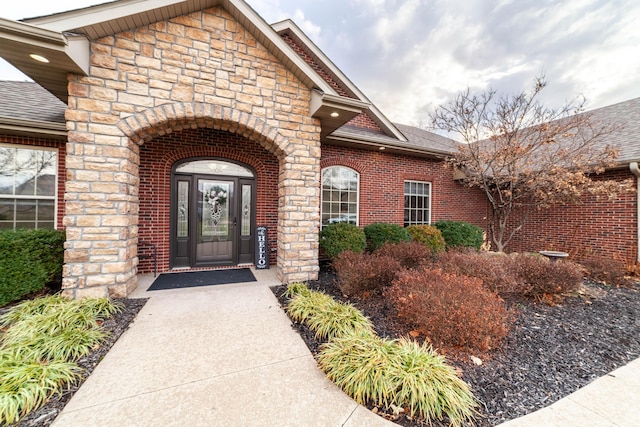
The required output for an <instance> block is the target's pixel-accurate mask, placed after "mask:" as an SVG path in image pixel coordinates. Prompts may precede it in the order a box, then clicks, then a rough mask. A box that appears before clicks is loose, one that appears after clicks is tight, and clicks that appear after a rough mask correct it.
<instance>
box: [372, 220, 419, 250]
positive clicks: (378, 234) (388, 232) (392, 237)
mask: <svg viewBox="0 0 640 427" xmlns="http://www.w3.org/2000/svg"><path fill="white" fill-rule="evenodd" d="M364 234H365V236H366V239H367V249H368V250H369V252H373V251H375V250H376V249H378V248H379V247H380V246H382V245H383V244H385V243H386V242H392V243H398V242H406V241H409V240H411V235H410V234H409V232H408V231H407V230H406V229H405V228H404V227H402V226H401V225H398V224H389V223H386V222H378V223H375V224H369V225H367V226H366V227H365V228H364Z"/></svg>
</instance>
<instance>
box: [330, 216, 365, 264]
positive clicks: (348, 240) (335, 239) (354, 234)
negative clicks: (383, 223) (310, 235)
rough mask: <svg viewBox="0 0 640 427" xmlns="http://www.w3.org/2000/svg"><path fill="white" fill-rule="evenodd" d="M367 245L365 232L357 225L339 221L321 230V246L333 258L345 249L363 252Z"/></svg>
mask: <svg viewBox="0 0 640 427" xmlns="http://www.w3.org/2000/svg"><path fill="white" fill-rule="evenodd" d="M365 246H366V240H365V234H364V231H362V230H361V229H360V228H358V226H357V225H353V224H349V223H346V222H337V223H334V224H329V225H327V226H325V227H324V228H323V229H322V230H321V231H320V247H321V248H322V250H323V251H324V253H325V255H326V256H328V257H329V258H331V259H333V258H335V257H337V256H338V255H340V254H341V253H342V252H344V251H351V252H355V253H361V252H363V251H364V248H365Z"/></svg>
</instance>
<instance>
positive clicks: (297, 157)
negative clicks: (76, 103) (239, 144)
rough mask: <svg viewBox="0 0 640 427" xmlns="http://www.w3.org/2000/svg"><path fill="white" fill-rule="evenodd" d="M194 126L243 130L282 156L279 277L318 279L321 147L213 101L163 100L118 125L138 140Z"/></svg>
mask: <svg viewBox="0 0 640 427" xmlns="http://www.w3.org/2000/svg"><path fill="white" fill-rule="evenodd" d="M195 127H198V128H212V129H219V130H224V131H228V132H231V133H236V134H239V135H242V136H244V137H245V138H247V139H249V140H252V141H255V142H257V143H259V144H260V145H261V146H262V147H264V148H265V149H266V150H267V151H269V152H270V153H272V154H273V155H274V156H276V157H277V158H278V160H279V163H280V173H279V179H278V194H279V202H278V206H279V209H278V230H277V269H278V277H279V278H280V279H281V280H282V281H283V282H285V283H286V282H291V281H298V280H303V281H304V280H311V279H315V278H316V277H317V271H318V260H317V249H318V246H317V245H318V243H317V231H318V226H319V214H318V212H319V174H320V167H319V155H320V150H319V149H316V147H313V146H310V145H307V144H300V143H291V141H290V140H289V139H288V138H286V137H284V136H283V135H282V134H281V133H280V132H278V130H277V129H275V128H273V127H271V126H269V125H268V124H267V123H266V122H265V121H264V120H262V119H260V118H256V117H254V116H252V115H250V114H247V113H244V112H241V111H238V110H234V109H232V108H228V107H221V106H215V105H210V104H202V103H175V104H164V105H161V106H158V107H154V108H150V109H147V110H144V111H142V112H140V113H138V114H135V115H132V116H129V117H127V118H125V119H123V120H121V121H120V122H119V123H118V128H119V129H120V130H121V131H122V132H123V133H124V134H125V135H126V136H127V138H128V139H129V140H130V141H131V142H132V143H134V144H135V145H141V144H144V143H145V142H148V141H150V140H152V139H153V138H154V137H158V136H161V135H164V134H167V133H170V132H176V131H180V130H183V129H188V128H195ZM318 145H319V144H318ZM317 148H319V147H317Z"/></svg>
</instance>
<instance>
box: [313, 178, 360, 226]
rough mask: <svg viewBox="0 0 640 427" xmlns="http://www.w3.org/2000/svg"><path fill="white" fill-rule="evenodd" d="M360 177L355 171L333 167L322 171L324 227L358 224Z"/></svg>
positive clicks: (322, 215) (322, 216)
mask: <svg viewBox="0 0 640 427" xmlns="http://www.w3.org/2000/svg"><path fill="white" fill-rule="evenodd" d="M358 186H359V176H358V173H357V172H356V171H354V170H351V169H349V168H346V167H343V166H332V167H329V168H325V169H323V170H322V193H321V194H322V203H321V218H322V225H323V226H324V225H327V224H333V223H336V222H349V223H352V224H357V221H358Z"/></svg>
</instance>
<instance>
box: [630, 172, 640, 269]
mask: <svg viewBox="0 0 640 427" xmlns="http://www.w3.org/2000/svg"><path fill="white" fill-rule="evenodd" d="M629 169H631V172H633V174H634V175H635V176H636V186H637V189H636V206H637V209H638V213H637V226H636V238H637V242H638V261H640V168H639V167H638V162H631V163H629Z"/></svg>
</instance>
